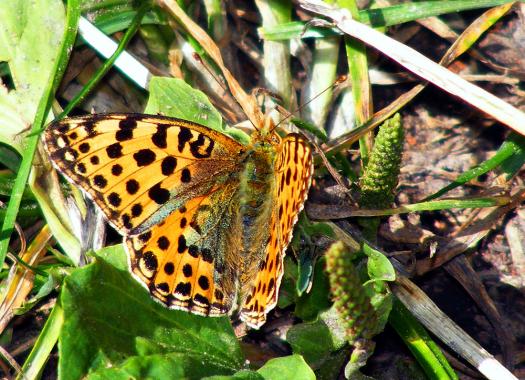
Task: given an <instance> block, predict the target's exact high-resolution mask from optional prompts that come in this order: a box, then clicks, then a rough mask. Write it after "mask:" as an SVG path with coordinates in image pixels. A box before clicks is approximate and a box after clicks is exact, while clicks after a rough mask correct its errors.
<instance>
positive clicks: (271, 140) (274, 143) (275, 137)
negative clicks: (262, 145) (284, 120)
mask: <svg viewBox="0 0 525 380" xmlns="http://www.w3.org/2000/svg"><path fill="white" fill-rule="evenodd" d="M270 142H271V143H272V145H277V144H279V138H278V137H277V135H275V134H274V135H272V137H271V138H270Z"/></svg>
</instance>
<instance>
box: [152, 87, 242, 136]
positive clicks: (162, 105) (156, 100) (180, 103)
mask: <svg viewBox="0 0 525 380" xmlns="http://www.w3.org/2000/svg"><path fill="white" fill-rule="evenodd" d="M149 90H150V95H149V100H148V104H147V105H146V109H145V110H144V113H147V114H150V115H158V114H160V115H165V116H171V117H176V118H179V119H184V120H189V121H193V122H195V123H198V124H201V125H204V126H206V127H208V128H211V129H214V130H216V131H219V132H222V133H225V134H228V135H230V136H231V137H233V138H234V139H236V140H238V141H239V142H241V143H243V144H248V143H249V141H250V137H249V136H248V135H247V134H245V133H244V132H242V131H241V130H239V129H236V128H225V127H224V126H223V123H222V117H221V114H220V113H219V111H217V110H216V109H215V107H213V105H212V104H211V103H210V101H209V99H208V97H207V96H206V95H205V94H204V93H203V92H202V91H199V90H195V89H193V88H192V87H191V86H190V85H189V84H187V83H186V82H184V81H183V80H181V79H176V78H160V77H153V78H152V79H151V81H150V84H149Z"/></svg>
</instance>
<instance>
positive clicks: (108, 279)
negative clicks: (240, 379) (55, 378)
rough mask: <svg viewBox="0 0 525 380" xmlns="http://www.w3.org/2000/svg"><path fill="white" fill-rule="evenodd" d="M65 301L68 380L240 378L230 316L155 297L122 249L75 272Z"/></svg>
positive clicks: (63, 353) (63, 357)
mask: <svg viewBox="0 0 525 380" xmlns="http://www.w3.org/2000/svg"><path fill="white" fill-rule="evenodd" d="M107 258H109V259H107ZM112 264H113V265H112ZM60 302H61V305H62V307H63V309H64V326H63V328H62V332H61V335H60V340H59V351H60V358H59V378H61V379H78V378H82V377H84V376H86V375H87V374H88V373H92V374H93V376H94V377H95V378H99V379H103V378H110V377H111V378H112V379H113V378H121V377H122V378H123V377H126V378H129V377H130V376H131V377H134V376H136V377H137V378H143V377H144V376H146V377H147V376H149V375H151V374H163V373H171V375H170V376H167V378H174V377H175V378H178V377H187V378H201V377H202V376H203V375H233V374H234V373H235V372H236V371H238V370H239V369H241V367H242V364H243V362H244V359H243V356H242V353H241V351H240V347H239V344H238V342H237V339H236V337H235V334H234V333H233V329H232V327H231V325H230V321H229V319H228V318H227V317H223V318H207V317H200V316H196V315H192V314H189V313H186V312H182V311H176V310H169V309H167V308H165V307H164V306H162V305H160V304H158V303H156V302H154V301H153V300H152V299H151V298H150V296H149V294H148V292H147V291H146V290H145V289H144V288H143V287H142V286H141V285H140V284H139V283H138V282H137V281H135V280H134V279H133V278H132V277H131V275H130V274H129V271H128V269H127V259H126V254H125V252H124V250H123V249H122V246H115V247H111V248H108V249H104V250H102V252H101V254H100V255H99V256H98V258H97V259H96V261H95V262H94V263H93V264H91V265H88V266H86V267H84V268H81V269H77V270H75V271H74V272H73V273H72V274H71V276H70V277H68V278H67V279H66V280H65V282H64V286H63V288H62V293H61V297H60ZM178 375H180V376H178ZM159 378H163V376H160V377H159Z"/></svg>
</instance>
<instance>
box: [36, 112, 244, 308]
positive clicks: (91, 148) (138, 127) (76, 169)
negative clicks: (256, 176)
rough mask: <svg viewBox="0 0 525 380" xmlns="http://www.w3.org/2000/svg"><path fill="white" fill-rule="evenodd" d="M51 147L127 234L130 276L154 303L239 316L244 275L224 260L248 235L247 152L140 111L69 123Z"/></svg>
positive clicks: (57, 130) (56, 131)
mask: <svg viewBox="0 0 525 380" xmlns="http://www.w3.org/2000/svg"><path fill="white" fill-rule="evenodd" d="M44 141H45V143H46V148H47V150H48V153H49V155H50V157H51V158H52V160H53V161H54V163H55V165H57V166H58V168H59V169H60V170H61V171H62V172H63V173H64V174H65V175H66V176H67V177H69V178H70V179H71V180H72V181H73V182H75V183H76V184H77V185H79V186H80V187H82V189H83V190H85V191H86V192H87V193H88V194H89V196H90V197H91V198H92V199H93V200H94V202H95V203H96V204H97V205H98V206H99V207H100V208H101V209H102V211H103V212H104V214H105V216H106V217H107V219H108V221H109V222H110V223H111V224H112V225H113V226H114V227H115V228H116V229H117V230H118V231H119V232H120V233H121V234H123V235H124V236H125V239H124V240H125V243H126V247H127V250H128V253H129V260H130V268H131V272H132V273H133V274H134V275H135V276H136V277H137V278H138V279H139V280H140V282H142V283H143V284H144V285H145V286H146V287H148V289H149V290H150V292H151V294H152V295H153V297H155V298H156V299H158V300H160V301H161V302H163V303H165V304H166V305H168V306H169V307H172V308H176V309H182V310H187V311H191V312H193V313H196V314H201V315H220V314H224V313H226V312H228V311H229V310H230V309H231V307H232V304H233V299H234V298H235V295H236V292H237V289H236V285H237V284H236V278H237V274H238V268H236V267H235V265H234V264H233V263H228V262H227V260H225V258H226V257H231V256H232V251H234V250H236V249H238V247H239V244H238V242H236V241H233V240H234V239H235V238H236V236H238V235H239V233H238V234H234V233H233V232H232V231H241V227H240V226H239V225H238V224H239V218H238V216H237V213H238V207H236V205H238V203H239V200H238V187H239V178H238V177H239V173H240V165H241V163H240V158H239V157H242V156H243V154H244V151H245V147H244V146H243V145H241V144H240V143H238V142H236V141H235V140H233V139H231V138H230V137H228V136H226V135H224V134H222V133H219V132H216V131H213V130H211V129H209V128H206V127H203V126H201V125H198V124H194V123H191V122H188V121H184V120H178V119H173V118H163V117H159V116H148V115H140V114H137V115H133V114H110V115H92V116H87V117H79V118H70V119H66V120H63V121H61V122H58V123H55V124H52V125H51V126H50V127H49V128H48V129H47V130H46V132H45V135H44ZM219 222H220V223H219ZM233 254H235V252H234V253H233Z"/></svg>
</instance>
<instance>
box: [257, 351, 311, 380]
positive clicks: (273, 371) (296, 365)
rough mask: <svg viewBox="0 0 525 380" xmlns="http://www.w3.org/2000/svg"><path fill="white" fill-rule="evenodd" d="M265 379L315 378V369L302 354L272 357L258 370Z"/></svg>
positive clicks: (304, 379)
mask: <svg viewBox="0 0 525 380" xmlns="http://www.w3.org/2000/svg"><path fill="white" fill-rule="evenodd" d="M257 372H258V373H259V374H261V375H262V377H263V378H264V379H265V380H288V379H301V380H310V379H311V380H315V374H314V371H312V369H311V368H310V367H308V364H306V362H305V361H304V359H303V357H302V356H301V355H290V356H285V357H282V358H276V359H271V360H268V361H267V362H266V364H265V365H263V366H262V367H261V368H259V370H258V371H257Z"/></svg>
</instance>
